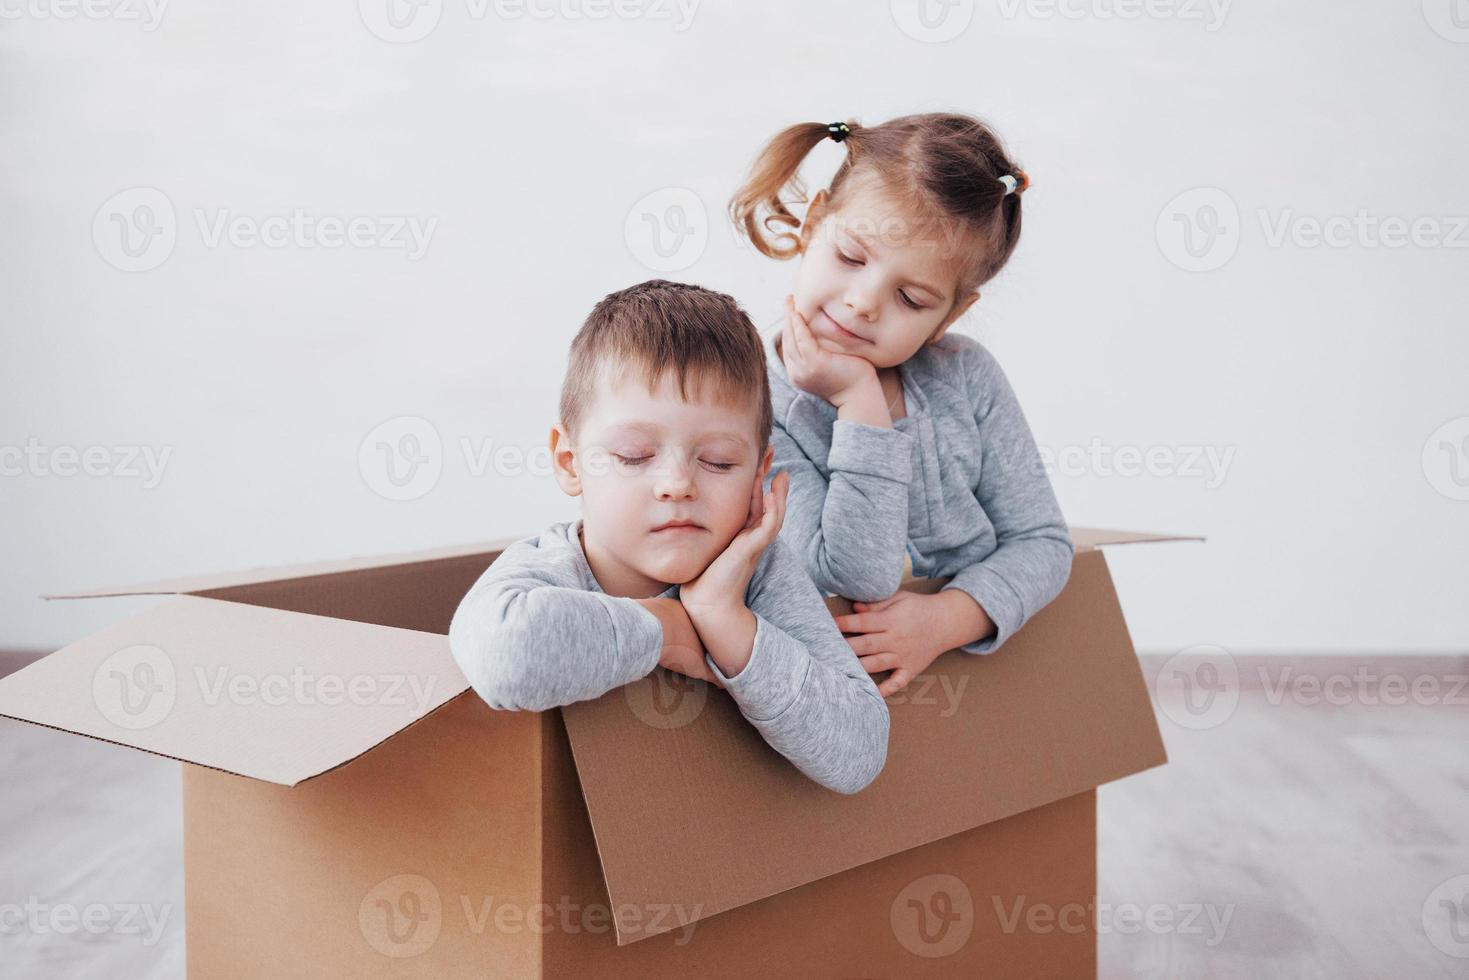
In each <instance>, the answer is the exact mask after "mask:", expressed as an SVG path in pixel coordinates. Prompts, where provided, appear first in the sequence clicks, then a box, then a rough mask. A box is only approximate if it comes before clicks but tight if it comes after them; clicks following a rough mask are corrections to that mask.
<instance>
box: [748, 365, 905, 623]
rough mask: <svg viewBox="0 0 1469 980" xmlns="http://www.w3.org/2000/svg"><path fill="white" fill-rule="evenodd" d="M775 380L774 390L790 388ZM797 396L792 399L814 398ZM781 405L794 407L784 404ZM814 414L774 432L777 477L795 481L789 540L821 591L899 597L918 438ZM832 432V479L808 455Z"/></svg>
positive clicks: (868, 598) (784, 531)
mask: <svg viewBox="0 0 1469 980" xmlns="http://www.w3.org/2000/svg"><path fill="white" fill-rule="evenodd" d="M783 383H784V379H778V378H777V377H776V376H775V374H774V372H772V377H771V386H772V388H774V387H776V386H777V385H778V384H783ZM814 397H815V396H812V395H794V393H791V398H814ZM776 404H777V405H778V406H779V405H781V404H793V402H792V401H791V400H788V399H777V401H776ZM826 418H827V417H826V416H824V415H822V414H820V413H818V412H814V411H810V412H807V411H797V412H787V413H784V417H780V416H778V417H777V418H776V421H775V427H774V430H773V431H772V432H771V437H770V441H771V445H773V446H774V447H775V461H774V464H773V465H772V467H771V472H775V471H777V470H784V471H785V472H787V473H789V474H790V475H791V488H790V494H789V496H788V498H787V503H786V518H785V524H784V525H783V526H782V528H781V538H782V539H783V540H784V541H786V542H787V543H788V544H789V545H790V547H791V550H792V551H794V552H795V553H796V555H797V556H798V557H799V558H800V559H801V563H802V565H804V566H805V569H806V571H807V573H808V574H809V575H810V576H811V578H812V579H813V580H814V581H815V582H816V585H817V587H818V588H821V589H824V590H825V591H827V592H833V593H835V594H837V595H840V596H845V597H846V598H848V599H853V600H857V601H860V602H877V601H878V600H881V599H886V598H887V597H888V596H890V595H892V594H893V593H894V592H896V591H898V584H899V583H900V582H902V580H903V555H904V552H905V551H906V550H907V546H908V484H909V483H910V481H911V480H912V476H913V473H912V466H913V437H912V436H910V435H908V434H907V433H906V432H899V431H898V430H897V429H886V428H879V427H877V426H870V425H863V424H861V423H858V422H852V421H848V420H846V419H841V418H838V419H837V420H836V421H835V422H834V423H831V422H827V421H826ZM828 424H829V425H831V450H830V452H829V453H828V455H827V467H828V469H829V470H830V474H831V476H830V479H828V478H827V477H826V476H824V475H823V474H822V472H821V471H820V470H819V469H817V467H816V464H815V463H813V462H812V461H811V458H810V457H809V456H807V455H806V453H805V451H804V450H803V449H802V448H801V445H802V443H803V442H810V443H813V444H819V443H820V442H822V441H824V440H823V439H822V434H821V433H819V432H818V431H816V430H817V427H819V426H822V425H828Z"/></svg>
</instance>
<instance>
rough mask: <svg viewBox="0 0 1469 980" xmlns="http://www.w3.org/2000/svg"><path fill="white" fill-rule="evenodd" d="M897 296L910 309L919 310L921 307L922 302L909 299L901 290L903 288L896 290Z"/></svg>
mask: <svg viewBox="0 0 1469 980" xmlns="http://www.w3.org/2000/svg"><path fill="white" fill-rule="evenodd" d="M898 297H899V298H900V299H902V301H903V305H904V306H906V307H908V309H910V310H921V309H923V304H922V303H915V302H913V301H912V300H911V299H909V298H908V294H907V293H905V292H903V290H901V289H900V290H898Z"/></svg>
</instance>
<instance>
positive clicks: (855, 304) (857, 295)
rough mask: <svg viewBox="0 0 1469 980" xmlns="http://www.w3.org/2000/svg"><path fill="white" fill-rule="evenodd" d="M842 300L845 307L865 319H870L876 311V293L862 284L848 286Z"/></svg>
mask: <svg viewBox="0 0 1469 980" xmlns="http://www.w3.org/2000/svg"><path fill="white" fill-rule="evenodd" d="M844 302H845V303H846V304H847V309H849V310H851V311H852V312H853V313H854V314H856V315H857V316H860V317H863V318H864V319H867V320H871V319H872V318H873V315H874V314H875V313H876V312H877V295H876V293H874V292H873V291H872V290H871V289H868V288H866V287H864V286H857V285H853V286H851V287H850V288H848V290H847V295H846V297H845V299H844Z"/></svg>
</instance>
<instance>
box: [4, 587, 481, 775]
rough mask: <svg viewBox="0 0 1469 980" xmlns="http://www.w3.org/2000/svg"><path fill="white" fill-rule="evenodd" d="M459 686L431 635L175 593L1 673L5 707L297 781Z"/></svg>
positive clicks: (106, 736) (157, 749)
mask: <svg viewBox="0 0 1469 980" xmlns="http://www.w3.org/2000/svg"><path fill="white" fill-rule="evenodd" d="M467 688H468V684H467V682H466V681H465V679H464V675H463V674H462V673H461V672H460V670H459V668H458V666H457V665H456V664H455V663H454V660H453V658H452V657H451V656H450V655H449V641H448V638H447V637H445V636H442V635H439V634H435V633H424V632H419V631H416V630H407V629H396V628H393V627H388V626H376V625H369V624H367V623H358V622H349V621H346V620H339V619H332V618H328V617H324V616H311V615H304V614H302V613H296V612H286V611H282V610H278V609H268V608H264V607H261V606H251V605H243V604H240V603H235V602H223V601H219V600H216V599H207V598H200V597H195V596H180V597H178V598H176V599H171V600H169V601H167V602H163V603H160V604H159V605H157V606H155V607H153V608H152V609H148V610H146V611H144V612H142V613H140V614H138V615H136V616H133V617H131V618H128V619H125V620H123V621H121V622H119V623H115V624H113V625H112V626H110V627H108V628H106V629H104V630H102V631H100V632H98V633H94V634H92V635H91V636H88V637H86V638H85V639H82V640H79V641H77V642H76V643H73V644H71V645H70V646H67V647H64V648H62V649H61V650H58V651H57V652H56V653H53V654H51V655H50V656H48V657H44V658H42V659H41V660H38V661H36V662H35V663H33V664H31V665H29V666H27V667H25V668H23V669H21V670H19V671H17V672H16V673H14V674H11V675H9V676H8V677H5V678H0V715H4V716H7V717H10V718H15V719H18V720H20V721H29V722H34V723H35V724H39V725H47V726H50V727H52V728H59V729H62V730H65V731H68V732H74V733H76V734H79V735H87V736H90V737H92V738H97V739H103V740H105V741H108V742H115V743H117V744H120V745H128V746H131V747H133V748H137V749H142V750H143V751H145V752H152V753H155V754H157V755H163V756H167V757H169V758H172V759H179V760H181V761H185V762H194V763H198V764H199V765H203V766H210V767H212V768H214V769H221V770H224V771H225V772H231V773H235V774H237V775H241V776H249V777H252V778H254V779H261V780H266V781H268V782H272V783H279V784H280V785H283V786H294V785H296V784H297V783H299V782H301V781H303V780H306V779H310V778H311V777H312V776H316V775H320V774H321V773H323V772H326V771H327V770H329V769H333V768H335V767H337V766H339V765H341V764H343V763H345V762H348V761H350V760H351V759H353V758H356V757H357V756H359V755H361V754H362V753H364V752H366V751H367V750H369V749H371V748H372V747H373V746H375V745H377V744H378V743H380V742H382V741H384V740H385V739H387V738H390V737H391V736H393V735H394V734H396V733H397V732H399V731H401V730H403V729H404V728H406V727H408V726H409V725H411V724H413V723H414V722H415V721H417V720H419V719H420V718H422V717H424V716H425V715H427V714H428V713H429V712H431V711H433V710H434V709H435V708H438V707H439V706H440V705H442V704H444V703H445V702H447V701H449V700H450V699H451V698H454V697H455V696H457V695H459V694H461V693H463V692H464V691H465V690H467Z"/></svg>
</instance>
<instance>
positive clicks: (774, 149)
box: [729, 112, 1029, 289]
mask: <svg viewBox="0 0 1469 980" xmlns="http://www.w3.org/2000/svg"><path fill="white" fill-rule="evenodd" d="M829 136H831V137H838V138H840V142H841V143H842V145H843V146H844V147H845V148H846V151H847V155H846V159H845V160H843V161H842V164H841V166H840V167H839V168H838V169H837V172H836V175H835V176H834V177H832V179H831V186H830V187H828V188H827V193H828V194H829V195H830V197H831V206H832V207H836V206H838V204H839V202H840V200H841V197H842V190H843V188H844V187H847V186H849V181H850V180H851V178H852V176H853V174H857V175H858V177H859V180H860V179H865V178H867V177H869V176H870V177H876V178H877V179H878V180H879V181H880V182H881V186H882V187H883V189H884V190H886V191H888V192H889V193H890V194H891V195H893V196H894V197H895V198H897V199H898V200H899V201H901V202H903V203H905V204H907V205H909V206H910V207H912V208H913V209H914V213H915V214H920V215H924V216H926V217H930V218H934V219H937V220H939V221H941V222H944V221H947V222H958V223H959V225H960V229H961V230H962V231H963V232H965V233H966V234H965V235H964V236H963V240H966V241H976V242H978V243H979V244H980V246H981V247H979V248H973V249H969V250H967V252H966V254H965V262H964V263H963V265H962V266H961V268H960V269H959V270H958V278H959V285H960V286H961V287H967V288H971V289H972V288H976V287H978V286H980V285H982V284H983V283H985V282H987V281H988V280H989V279H991V278H992V277H993V276H994V275H995V274H996V273H997V272H999V271H1000V269H1001V268H1002V267H1003V266H1004V264H1005V263H1006V262H1007V261H1008V260H1009V258H1010V255H1011V254H1012V253H1013V252H1014V251H1015V245H1016V243H1017V242H1019V240H1020V194H1021V192H1022V191H1024V189H1025V188H1026V187H1027V186H1028V185H1029V180H1028V178H1026V176H1025V172H1024V171H1022V170H1021V169H1020V168H1019V167H1018V166H1017V165H1016V164H1015V162H1014V161H1013V160H1012V159H1011V158H1010V156H1009V154H1008V153H1006V151H1005V148H1004V146H1003V145H1002V144H1001V142H1000V138H999V137H998V136H996V135H995V133H994V131H993V130H991V129H990V128H989V127H988V126H986V125H985V124H984V123H982V122H980V121H979V120H978V119H974V118H972V117H970V116H965V115H960V114H958V113H946V112H927V113H921V114H918V115H911V116H899V117H898V118H897V119H891V120H889V121H888V122H885V123H883V124H881V125H879V126H859V125H858V124H857V123H855V122H853V121H851V120H848V121H847V123H846V124H845V126H843V125H842V124H839V123H832V124H830V125H828V124H827V123H798V124H796V125H794V126H789V127H787V128H785V129H783V130H781V131H780V132H779V133H776V134H775V137H774V138H773V139H771V141H770V142H769V143H767V144H766V145H765V147H764V149H762V150H761V151H760V155H759V156H757V157H756V158H755V162H754V164H753V165H752V166H751V168H750V173H749V176H748V177H747V178H746V179H745V183H744V184H743V185H742V186H741V187H740V189H739V191H738V192H736V194H735V196H734V197H733V199H731V201H730V205H729V210H730V216H731V217H732V218H733V219H734V222H735V225H736V227H738V228H739V229H740V231H741V232H743V233H744V234H745V235H746V236H748V237H749V239H750V241H751V242H752V243H754V245H755V247H756V248H757V249H759V250H760V251H761V252H762V253H763V254H765V255H768V256H770V257H771V258H775V259H788V258H792V257H794V256H796V255H799V254H800V253H801V252H802V250H803V248H804V246H803V245H802V241H801V236H800V234H799V232H800V229H801V219H799V218H797V217H796V216H795V215H794V214H792V213H791V212H790V209H789V208H788V207H787V205H788V204H803V203H805V202H806V201H807V200H808V198H807V197H806V190H805V188H804V187H803V186H802V184H801V180H800V177H799V176H798V171H799V170H800V167H801V163H802V162H803V161H804V160H805V159H806V157H807V155H808V154H809V153H810V152H811V150H812V149H813V148H814V147H815V146H816V145H817V144H818V143H820V142H821V141H822V140H824V139H826V138H827V137H829ZM1002 177H1012V178H1014V180H1015V183H1016V191H1015V192H1014V193H1010V194H1007V193H1006V189H1007V183H1006V182H1005V181H1002V180H1001V178H1002Z"/></svg>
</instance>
